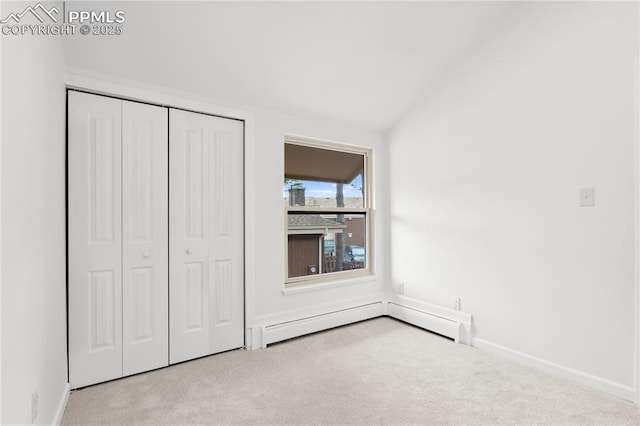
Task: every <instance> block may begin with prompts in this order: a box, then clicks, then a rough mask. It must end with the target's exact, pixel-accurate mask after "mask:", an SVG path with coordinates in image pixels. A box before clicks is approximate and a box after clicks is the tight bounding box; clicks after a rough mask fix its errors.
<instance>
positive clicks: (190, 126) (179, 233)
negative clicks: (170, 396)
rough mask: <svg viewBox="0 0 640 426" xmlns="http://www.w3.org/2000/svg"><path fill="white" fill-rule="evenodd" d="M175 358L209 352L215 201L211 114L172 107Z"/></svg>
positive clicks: (172, 331) (172, 329)
mask: <svg viewBox="0 0 640 426" xmlns="http://www.w3.org/2000/svg"><path fill="white" fill-rule="evenodd" d="M169 113H170V116H169V123H170V143H169V152H170V155H169V175H170V176H171V180H170V183H169V196H170V197H171V205H170V207H169V208H170V212H169V217H170V220H171V222H170V227H169V229H170V241H171V248H170V250H169V264H170V272H169V274H170V312H171V325H170V362H171V363H176V362H181V361H185V360H188V359H193V358H197V357H200V356H204V355H207V354H209V350H208V344H209V328H210V326H209V321H208V320H207V318H208V317H209V303H208V298H209V288H208V286H207V285H206V283H207V282H208V281H209V263H208V247H209V241H208V237H209V229H208V225H209V222H208V221H207V220H206V212H205V209H206V206H208V204H209V188H208V172H209V167H208V164H207V162H206V159H207V157H208V153H209V146H210V144H211V143H210V142H211V138H212V136H213V135H212V132H211V130H210V129H209V126H208V123H207V122H206V120H205V119H204V118H205V116H202V115H199V114H192V113H188V112H185V111H180V110H174V109H171V110H169Z"/></svg>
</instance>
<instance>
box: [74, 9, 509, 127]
mask: <svg viewBox="0 0 640 426" xmlns="http://www.w3.org/2000/svg"><path fill="white" fill-rule="evenodd" d="M101 4H103V5H104V7H105V8H107V9H108V10H117V9H121V10H124V11H125V12H126V17H127V20H126V22H125V23H124V25H123V27H124V31H123V34H122V35H121V36H111V37H91V36H87V37H68V38H65V58H66V63H67V66H70V67H76V68H80V69H84V70H89V71H94V72H99V73H103V74H106V75H109V76H111V77H112V78H113V77H117V78H124V79H129V80H133V81H144V82H145V83H148V84H154V85H157V86H163V87H169V88H173V89H177V90H181V91H184V92H189V93H194V94H199V95H203V96H206V97H208V98H210V99H216V100H218V101H219V102H221V103H225V104H232V105H241V106H250V107H252V108H259V109H268V110H270V111H277V112H280V113H283V114H290V115H298V116H303V117H309V118H318V119H328V120H332V121H341V122H346V123H352V124H355V125H358V126H361V127H363V128H367V129H371V130H375V131H383V130H386V129H388V128H390V127H391V126H392V125H393V124H394V123H395V122H396V121H397V120H398V119H399V118H400V117H401V116H402V115H403V114H404V113H405V112H406V111H407V109H409V108H410V107H411V105H412V104H414V103H415V102H417V101H418V100H419V99H421V98H422V97H423V96H425V95H426V94H427V93H425V92H427V91H428V90H429V88H430V87H431V86H433V82H434V81H437V80H438V79H439V78H441V76H442V75H446V74H447V72H449V70H450V69H451V67H455V66H456V64H457V61H459V58H460V57H464V56H465V55H466V54H467V53H468V52H469V51H470V50H473V49H474V48H475V46H477V45H479V44H482V42H483V39H484V35H485V33H486V32H491V31H495V27H496V26H497V25H498V24H499V22H500V20H501V19H503V16H504V14H505V13H506V12H507V11H508V10H510V9H511V8H513V7H514V5H513V4H509V3H508V2H482V3H472V2H397V3H395V2H331V3H326V2H182V1H180V2H175V1H160V2H102V3H101V2H93V1H91V2H84V3H83V2H69V1H68V2H67V9H71V8H75V9H79V10H93V9H99V8H100V7H101V6H100V5H101Z"/></svg>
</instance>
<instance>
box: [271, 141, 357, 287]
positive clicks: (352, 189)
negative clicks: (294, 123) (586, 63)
mask: <svg viewBox="0 0 640 426" xmlns="http://www.w3.org/2000/svg"><path fill="white" fill-rule="evenodd" d="M366 172H367V154H366V152H359V151H355V150H344V151H343V150H339V149H336V148H335V147H333V146H332V147H330V148H325V147H319V146H308V145H303V144H297V143H290V142H288V141H287V143H285V174H284V186H283V198H284V204H285V211H286V215H287V278H288V279H287V283H289V284H296V283H303V282H308V281H313V280H314V279H317V278H319V277H322V279H326V278H328V277H329V276H328V274H348V273H351V274H353V273H357V272H362V271H367V270H368V257H367V244H368V237H367V232H368V208H367V207H368V196H367V194H368V191H367V187H366V185H367V176H366Z"/></svg>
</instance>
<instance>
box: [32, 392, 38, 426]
mask: <svg viewBox="0 0 640 426" xmlns="http://www.w3.org/2000/svg"><path fill="white" fill-rule="evenodd" d="M37 418H38V391H37V390H36V391H35V392H34V393H32V394H31V423H35V422H36V419H37Z"/></svg>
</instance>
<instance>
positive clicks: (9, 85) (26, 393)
mask: <svg viewBox="0 0 640 426" xmlns="http://www.w3.org/2000/svg"><path fill="white" fill-rule="evenodd" d="M24 7H25V4H20V3H18V4H15V3H13V4H9V5H7V4H5V5H3V7H2V12H3V13H4V12H5V11H6V10H8V9H10V8H11V9H13V8H17V11H20V10H22V9H24ZM3 16H4V15H3ZM2 38H3V41H2V166H1V167H2V178H1V182H2V189H1V193H2V225H1V226H2V260H1V262H2V302H1V303H2V334H1V338H2V401H1V403H2V419H1V422H2V424H31V394H32V393H33V392H35V391H36V390H37V391H38V394H39V414H38V417H37V419H36V423H38V424H51V423H52V421H54V419H55V415H56V410H57V408H58V406H59V404H60V401H61V400H62V398H63V397H64V395H65V389H66V383H67V361H66V356H67V353H66V352H67V347H66V339H67V338H66V308H65V306H66V302H65V299H66V293H65V292H66V290H65V288H66V284H65V210H64V208H65V207H64V203H65V183H64V182H65V164H64V162H65V93H64V85H63V80H62V77H63V74H62V73H63V56H62V46H61V41H60V38H59V37H44V36H36V37H30V36H16V37H7V36H2Z"/></svg>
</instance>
